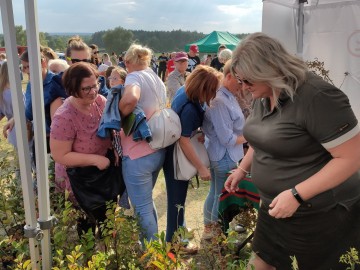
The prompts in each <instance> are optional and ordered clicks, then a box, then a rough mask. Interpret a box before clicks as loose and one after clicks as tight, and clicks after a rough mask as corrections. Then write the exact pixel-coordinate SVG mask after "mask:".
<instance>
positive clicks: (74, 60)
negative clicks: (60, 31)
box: [68, 57, 91, 64]
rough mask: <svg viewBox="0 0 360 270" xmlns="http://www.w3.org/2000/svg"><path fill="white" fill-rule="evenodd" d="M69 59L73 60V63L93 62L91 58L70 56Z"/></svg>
mask: <svg viewBox="0 0 360 270" xmlns="http://www.w3.org/2000/svg"><path fill="white" fill-rule="evenodd" d="M68 60H69V61H71V63H73V64H75V63H79V62H86V63H91V60H90V59H76V58H71V57H68Z"/></svg>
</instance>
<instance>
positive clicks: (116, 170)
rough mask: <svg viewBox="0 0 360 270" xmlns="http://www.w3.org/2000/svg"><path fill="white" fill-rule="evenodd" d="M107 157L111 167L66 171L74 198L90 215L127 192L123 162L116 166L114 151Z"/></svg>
mask: <svg viewBox="0 0 360 270" xmlns="http://www.w3.org/2000/svg"><path fill="white" fill-rule="evenodd" d="M106 157H107V158H109V159H110V166H109V167H108V168H107V169H105V170H99V169H98V168H97V167H96V166H86V167H74V168H68V169H66V172H67V174H68V176H69V180H70V184H71V188H72V191H73V193H74V196H75V198H76V200H77V202H78V203H79V206H80V207H81V208H82V209H83V210H84V211H85V212H86V213H87V214H89V215H91V212H92V211H94V210H95V209H97V208H99V207H103V206H104V205H106V202H108V201H116V199H117V196H118V195H122V194H123V192H124V190H125V182H124V178H123V175H122V167H121V160H120V162H119V163H120V164H119V166H115V165H114V164H115V155H114V151H113V150H110V149H109V150H108V152H107V154H106Z"/></svg>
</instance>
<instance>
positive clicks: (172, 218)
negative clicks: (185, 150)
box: [163, 145, 189, 242]
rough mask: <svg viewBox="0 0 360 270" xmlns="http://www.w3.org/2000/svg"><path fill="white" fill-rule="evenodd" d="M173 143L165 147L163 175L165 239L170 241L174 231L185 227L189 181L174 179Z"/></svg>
mask: <svg viewBox="0 0 360 270" xmlns="http://www.w3.org/2000/svg"><path fill="white" fill-rule="evenodd" d="M173 152H174V145H170V146H169V147H167V148H166V157H165V162H164V168H163V169H164V175H165V182H166V193H167V221H166V241H167V242H171V240H172V238H173V235H174V232H175V231H176V230H177V229H178V228H179V227H185V218H184V216H185V200H186V195H187V190H188V186H189V181H182V180H175V179H174V162H173Z"/></svg>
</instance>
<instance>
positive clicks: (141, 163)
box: [122, 149, 165, 240]
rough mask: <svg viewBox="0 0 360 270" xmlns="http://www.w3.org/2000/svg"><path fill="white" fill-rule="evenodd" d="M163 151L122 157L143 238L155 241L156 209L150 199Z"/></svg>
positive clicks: (124, 172) (126, 179)
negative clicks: (132, 157)
mask: <svg viewBox="0 0 360 270" xmlns="http://www.w3.org/2000/svg"><path fill="white" fill-rule="evenodd" d="M164 158H165V149H160V150H158V151H157V152H155V153H153V154H150V155H147V156H144V157H141V158H138V159H134V160H131V159H130V158H129V157H123V160H122V169H123V176H124V181H125V185H126V189H127V191H128V194H129V198H130V201H131V203H132V205H133V206H134V208H135V212H136V213H137V214H138V215H139V218H140V225H141V227H142V229H143V232H144V234H143V236H142V237H141V238H142V239H143V238H146V239H147V240H151V239H155V236H154V234H156V233H157V232H158V225H157V214H156V208H155V204H154V201H153V197H152V190H153V188H154V186H155V183H156V180H157V177H158V175H159V171H160V169H161V167H162V165H163V163H164Z"/></svg>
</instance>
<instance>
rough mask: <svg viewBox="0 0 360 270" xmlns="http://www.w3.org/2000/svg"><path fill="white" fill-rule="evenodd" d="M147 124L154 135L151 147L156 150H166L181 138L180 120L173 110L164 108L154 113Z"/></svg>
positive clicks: (150, 143)
mask: <svg viewBox="0 0 360 270" xmlns="http://www.w3.org/2000/svg"><path fill="white" fill-rule="evenodd" d="M147 124H148V125H149V128H150V130H151V133H152V141H151V142H149V145H150V147H151V148H152V149H154V150H157V149H162V148H165V147H167V146H169V145H171V144H173V143H175V142H176V141H177V140H178V139H179V138H180V135H181V123H180V118H179V116H178V115H177V113H176V112H174V111H173V110H172V109H171V108H162V109H160V110H158V111H156V112H154V114H153V115H152V116H151V118H150V119H149V121H148V122H147Z"/></svg>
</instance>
